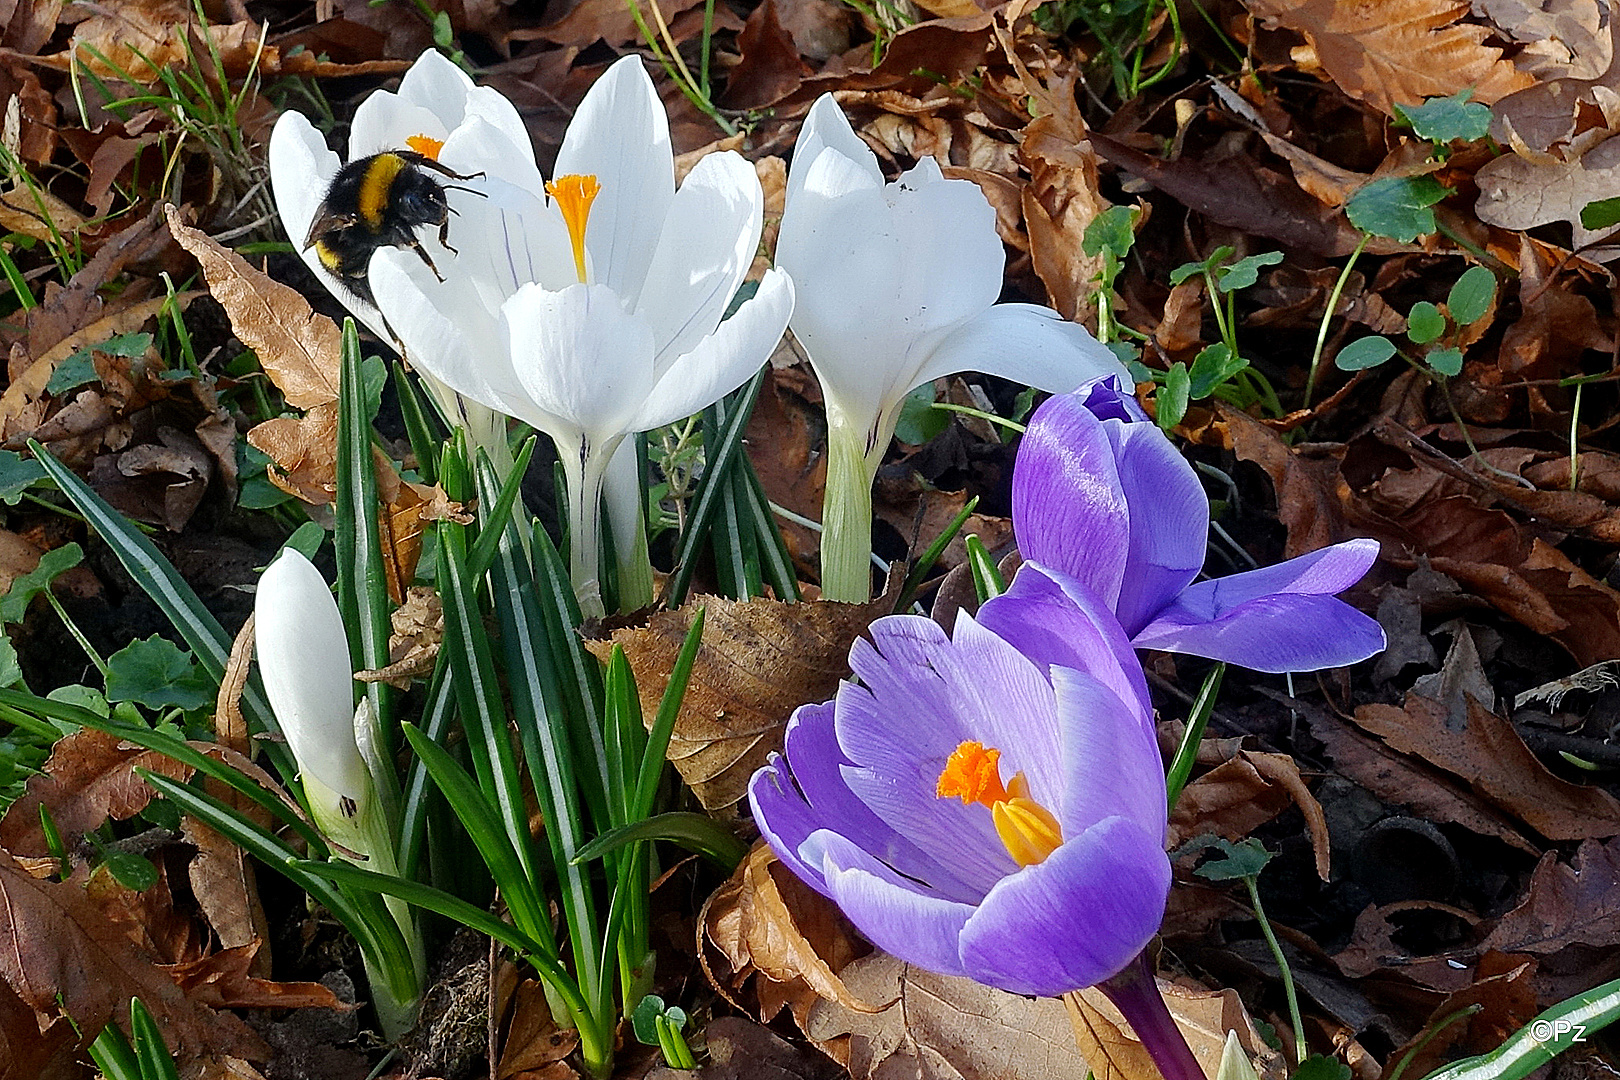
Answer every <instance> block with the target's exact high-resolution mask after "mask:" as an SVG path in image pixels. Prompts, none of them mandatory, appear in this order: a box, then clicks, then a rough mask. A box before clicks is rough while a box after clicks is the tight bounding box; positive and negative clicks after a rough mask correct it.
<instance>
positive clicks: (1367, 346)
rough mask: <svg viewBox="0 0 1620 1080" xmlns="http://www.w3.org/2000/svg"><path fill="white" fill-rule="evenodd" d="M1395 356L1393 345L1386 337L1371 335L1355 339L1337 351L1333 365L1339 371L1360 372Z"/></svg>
mask: <svg viewBox="0 0 1620 1080" xmlns="http://www.w3.org/2000/svg"><path fill="white" fill-rule="evenodd" d="M1394 355H1395V343H1394V342H1393V341H1391V340H1389V338H1387V337H1380V336H1378V335H1377V334H1373V335H1371V336H1370V337H1364V338H1357V339H1356V340H1354V341H1352V342H1351V343H1350V344H1348V345H1346V346H1345V347H1344V348H1342V349H1340V350H1339V355H1338V356H1335V357H1334V358H1333V363H1334V364H1335V365H1337V366H1338V367H1339V369H1340V370H1341V371H1361V370H1362V369H1364V368H1375V367H1377V366H1378V365H1379V364H1382V363H1383V362H1384V361H1385V360H1388V359H1389V358H1390V357H1392V356H1394Z"/></svg>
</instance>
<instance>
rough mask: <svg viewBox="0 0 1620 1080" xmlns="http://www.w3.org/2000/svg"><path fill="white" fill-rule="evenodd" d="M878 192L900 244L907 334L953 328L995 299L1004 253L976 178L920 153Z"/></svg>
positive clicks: (900, 302) (901, 308)
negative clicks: (951, 175) (950, 171)
mask: <svg viewBox="0 0 1620 1080" xmlns="http://www.w3.org/2000/svg"><path fill="white" fill-rule="evenodd" d="M883 193H884V194H885V195H886V196H888V198H889V201H890V204H891V206H892V208H893V213H894V234H895V235H896V236H897V237H898V238H899V240H900V244H901V256H900V265H901V272H900V278H899V280H898V281H896V282H895V286H896V290H897V294H898V295H897V300H896V302H897V310H898V315H899V317H900V319H901V320H902V321H903V322H904V324H905V325H906V326H907V327H908V328H909V329H910V331H911V332H912V334H914V335H916V336H918V337H923V336H926V335H928V334H930V333H932V332H935V331H938V330H944V329H947V328H951V327H955V326H957V325H960V324H961V323H963V322H966V321H967V320H968V319H971V318H972V317H973V316H975V315H977V314H978V313H979V312H981V311H983V310H984V309H985V308H987V307H989V306H990V305H991V304H993V303H995V302H996V297H997V296H999V295H1001V285H1002V274H1003V271H1004V269H1005V267H1006V252H1005V249H1004V248H1003V247H1002V245H1001V238H1000V237H999V236H997V235H996V212H995V210H994V209H993V208H992V207H991V206H990V202H989V200H987V199H986V198H985V197H984V192H983V191H981V190H980V188H979V185H977V184H975V183H974V182H973V181H971V180H946V179H945V178H944V177H943V176H941V175H940V171H939V165H938V164H937V163H935V161H934V159H933V158H924V159H923V160H922V161H921V162H919V163H918V164H917V166H916V167H915V168H913V169H911V170H910V171H909V172H907V173H904V174H903V175H902V176H901V177H900V179H899V180H897V181H895V182H894V183H893V184H891V185H889V186H888V187H886V188H885V189H884V192H883Z"/></svg>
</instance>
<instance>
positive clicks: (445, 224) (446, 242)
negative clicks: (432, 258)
mask: <svg viewBox="0 0 1620 1080" xmlns="http://www.w3.org/2000/svg"><path fill="white" fill-rule="evenodd" d="M445 209H446V210H450V213H452V214H453V213H455V211H454V210H451V209H450V207H448V206H447V207H445ZM439 246H440V247H442V248H444V250H446V251H448V252H449V253H450V254H452V255H460V254H461V252H459V251H457V250H456V249H455V248H453V247H451V246H450V218H449V217H448V216H446V217H445V219H444V220H443V221H441V222H439ZM429 265H430V266H431V265H432V264H431V263H430V264H429ZM440 280H443V279H442V278H441V279H440Z"/></svg>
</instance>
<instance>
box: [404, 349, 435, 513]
mask: <svg viewBox="0 0 1620 1080" xmlns="http://www.w3.org/2000/svg"><path fill="white" fill-rule="evenodd" d="M394 396H395V397H397V398H398V399H399V411H400V415H401V416H403V417H404V418H405V435H406V437H407V438H409V439H410V441H411V453H412V454H414V455H415V456H416V472H417V475H419V476H421V478H422V483H424V484H431V483H433V482H434V480H436V479H437V478H438V475H439V449H440V447H441V446H443V444H444V436H443V435H441V434H439V433H438V432H437V431H436V430H435V427H434V423H433V421H431V420H429V419H428V414H429V412H431V410H430V409H429V408H428V407H427V404H426V402H424V401H423V400H422V392H421V390H420V388H418V387H417V385H416V380H414V379H412V378H411V377H410V376H409V375H407V374H406V373H405V365H404V364H403V363H401V362H399V361H398V360H396V361H394Z"/></svg>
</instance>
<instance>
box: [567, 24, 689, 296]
mask: <svg viewBox="0 0 1620 1080" xmlns="http://www.w3.org/2000/svg"><path fill="white" fill-rule="evenodd" d="M552 175H553V176H554V177H555V176H574V175H584V176H594V177H596V178H597V180H598V181H599V182H600V183H601V185H602V191H601V193H600V194H599V195H597V197H596V202H595V203H594V204H593V206H592V208H591V221H590V228H589V229H587V230H586V233H585V246H586V248H587V249H588V250H589V251H590V253H591V258H592V262H593V271H592V272H593V274H594V275H595V276H594V277H593V278H592V279H591V280H593V281H599V282H601V283H603V284H606V285H608V286H611V287H612V288H613V290H614V291H615V292H617V293H618V294H619V296H620V297H621V298H623V300H624V302H625V304H626V305H627V306H629V307H630V308H632V309H633V308H634V307H635V305H636V303H637V301H638V300H639V299H640V297H641V289H642V285H643V284H644V283H645V282H646V280H647V267H648V266H649V265H650V264H651V262H652V257H653V250H654V249H655V247H656V246H657V243H658V234H659V233H660V232H661V231H662V229H663V223H664V216H665V214H666V213H668V211H669V204H670V201H671V200H672V199H674V197H675V155H674V151H673V150H672V149H671V148H670V141H669V117H668V116H667V115H666V114H665V112H664V103H663V102H662V101H660V100H659V98H658V91H657V90H655V89H654V88H653V83H652V79H651V78H649V77H648V75H647V70H646V68H645V67H643V66H642V62H641V57H639V56H637V55H635V54H631V55H629V56H626V57H624V58H623V59H621V60H618V61H617V62H615V63H614V64H613V66H612V67H610V68H608V69H607V71H606V72H605V73H604V74H603V75H602V77H601V78H600V79H598V80H596V83H595V84H594V85H593V86H592V87H591V88H590V90H589V91H588V92H586V94H585V99H584V100H583V101H581V102H580V104H579V109H578V110H577V111H576V112H575V113H574V118H573V120H572V121H570V122H569V125H568V131H567V133H566V134H564V136H563V142H562V148H561V149H560V150H559V151H558V153H557V165H556V168H555V169H554V170H553V172H552Z"/></svg>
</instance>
